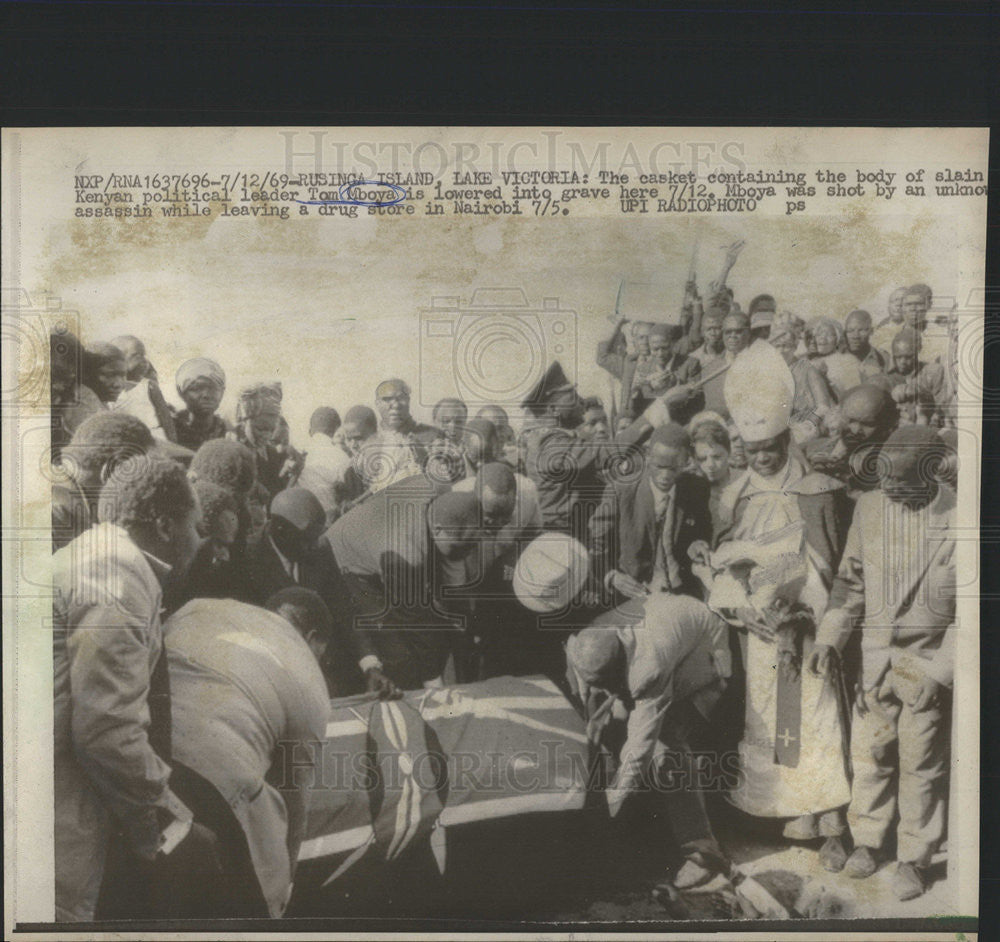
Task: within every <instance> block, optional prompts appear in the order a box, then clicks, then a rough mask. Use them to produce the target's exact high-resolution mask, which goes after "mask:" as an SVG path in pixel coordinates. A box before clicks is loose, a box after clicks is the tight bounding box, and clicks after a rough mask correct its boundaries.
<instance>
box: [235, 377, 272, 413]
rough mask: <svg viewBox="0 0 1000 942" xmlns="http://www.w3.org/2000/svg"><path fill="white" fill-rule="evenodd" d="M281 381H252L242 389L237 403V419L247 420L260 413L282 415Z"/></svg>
mask: <svg viewBox="0 0 1000 942" xmlns="http://www.w3.org/2000/svg"><path fill="white" fill-rule="evenodd" d="M281 395H282V393H281V382H280V381H277V380H276V381H275V382H273V383H251V384H250V385H249V386H244V387H243V389H242V390H241V391H240V398H239V402H237V403H236V421H237V422H245V421H246V420H247V419H253V418H256V417H257V416H258V415H267V414H270V415H281Z"/></svg>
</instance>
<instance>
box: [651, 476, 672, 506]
mask: <svg viewBox="0 0 1000 942" xmlns="http://www.w3.org/2000/svg"><path fill="white" fill-rule="evenodd" d="M649 489H650V490H651V491H652V492H653V497H654V498H656V499H658V500H669V499H670V498H671V497H673V496H674V494H676V493H677V481H674V483H673V484H671V485H670V487H669V488H667V490H665V491H661V490H660V488H658V487H657V486H656V484H654V483H653V478H652V476H650V478H649Z"/></svg>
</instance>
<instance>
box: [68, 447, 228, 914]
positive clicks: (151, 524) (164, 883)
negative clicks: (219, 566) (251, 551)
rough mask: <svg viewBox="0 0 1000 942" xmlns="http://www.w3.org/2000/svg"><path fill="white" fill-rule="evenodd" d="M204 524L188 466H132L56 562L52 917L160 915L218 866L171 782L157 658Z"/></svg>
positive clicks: (165, 689)
mask: <svg viewBox="0 0 1000 942" xmlns="http://www.w3.org/2000/svg"><path fill="white" fill-rule="evenodd" d="M198 513H199V509H198V504H197V501H196V499H195V497H194V494H193V493H192V490H191V485H190V484H189V483H188V480H187V477H186V475H185V472H184V469H183V468H182V467H181V466H180V465H179V464H176V463H174V462H172V461H165V460H156V459H152V458H145V459H142V460H141V461H140V460H139V459H136V460H134V461H132V462H129V463H128V466H127V467H124V468H123V469H121V470H120V471H116V472H113V473H112V475H111V477H110V479H109V481H108V483H107V484H105V486H104V489H103V491H102V492H101V499H100V503H99V510H98V517H99V520H100V522H99V523H98V524H97V525H95V526H93V527H91V528H90V529H88V530H86V531H85V532H84V533H82V534H81V535H80V536H79V537H77V538H76V539H75V540H73V541H72V542H71V543H69V544H68V545H67V546H65V547H63V548H62V549H61V550H59V551H58V552H57V553H56V554H55V556H54V557H53V590H54V602H53V620H54V634H53V644H54V652H53V669H54V695H55V709H54V736H55V746H54V781H55V914H56V919H57V920H61V921H62V920H69V921H74V922H80V921H88V920H91V919H94V918H95V913H96V915H97V916H98V917H107V918H111V917H114V916H126V915H131V916H136V917H140V916H143V915H145V916H148V915H153V914H156V913H157V911H158V910H157V906H158V905H159V902H162V898H161V897H159V896H157V894H158V893H160V892H161V891H166V890H167V889H168V888H169V886H170V885H171V881H170V875H171V873H172V872H176V870H177V868H178V867H179V866H180V867H182V868H184V869H187V870H188V871H190V872H194V871H195V870H196V869H197V867H196V866H195V865H194V863H193V862H192V861H193V859H198V860H201V861H202V864H203V865H204V866H203V872H206V873H207V872H211V871H212V869H213V861H212V852H211V845H212V844H213V843H214V837H213V835H211V833H210V832H209V831H207V830H206V829H205V828H203V827H201V825H199V824H193V823H192V814H191V812H190V810H189V809H188V808H187V807H186V806H185V805H184V803H183V802H182V801H180V800H179V799H178V798H177V796H176V795H175V794H174V792H173V791H172V790H171V788H170V787H169V785H168V779H169V777H170V765H169V762H170V694H169V684H168V682H167V678H166V664H165V662H164V659H163V658H162V657H161V649H162V644H163V636H162V629H161V625H160V611H161V606H162V599H163V587H164V585H165V584H168V583H169V582H170V580H171V579H177V578H181V577H183V575H184V573H185V572H186V570H187V569H188V567H189V565H190V563H191V560H192V559H193V558H194V555H195V553H196V551H197V549H198V545H199V537H198V533H197V530H196V526H197V523H198ZM109 853H110V858H109ZM106 864H107V867H106ZM202 864H199V865H198V866H199V867H200V866H202ZM106 870H107V874H106ZM106 877H107V879H105V878H106ZM102 884H103V886H102ZM99 895H101V896H102V900H101V905H100V906H99V905H98V896H99ZM183 902H184V901H183V900H177V901H176V903H177V906H181V905H182V904H183Z"/></svg>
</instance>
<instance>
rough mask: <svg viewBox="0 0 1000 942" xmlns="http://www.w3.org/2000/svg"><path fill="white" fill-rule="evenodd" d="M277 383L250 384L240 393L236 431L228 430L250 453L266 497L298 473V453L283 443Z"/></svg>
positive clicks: (300, 465)
mask: <svg viewBox="0 0 1000 942" xmlns="http://www.w3.org/2000/svg"><path fill="white" fill-rule="evenodd" d="M281 396H282V390H281V383H277V382H276V383H252V384H251V385H249V386H247V387H245V388H244V389H243V391H242V392H241V393H240V399H239V402H238V403H237V406H236V430H235V432H233V433H230V437H231V438H234V439H235V440H236V441H237V442H239V443H240V444H241V445H246V447H247V448H249V449H250V451H251V452H253V455H254V459H255V461H256V463H257V481H258V482H259V483H260V484H262V485H263V486H264V488H265V489H266V490H267V492H268V494H269V495H270V497H274V495H275V494H277V493H278V491H280V490H282V489H283V488H285V487H286V486H287V485H288V484H289V482H290V481H291V480H292V479H293V478H294V477H297V476H298V472H299V470H301V467H302V456H301V455H300V454H299V453H298V452H297V451H296V450H295V449H294V448H292V447H291V446H290V445H289V444H288V443H287V438H286V435H287V428H288V427H287V424H284V429H283V428H282V426H283V420H282V416H281Z"/></svg>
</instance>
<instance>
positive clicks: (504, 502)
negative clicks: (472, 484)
mask: <svg viewBox="0 0 1000 942" xmlns="http://www.w3.org/2000/svg"><path fill="white" fill-rule="evenodd" d="M476 495H477V496H478V498H479V505H480V511H481V513H482V524H483V526H484V527H485V528H486V529H487V530H496V529H499V528H500V527H503V526H506V524H508V523H509V522H510V518H511V517H512V516H513V514H514V505H515V503H516V501H517V479H516V478H515V477H514V472H513V471H511V469H510V466H509V465H506V464H503V463H502V462H500V461H491V462H489V463H488V464H484V465H483V466H482V467H481V468H480V469H479V472H478V474H476Z"/></svg>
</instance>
